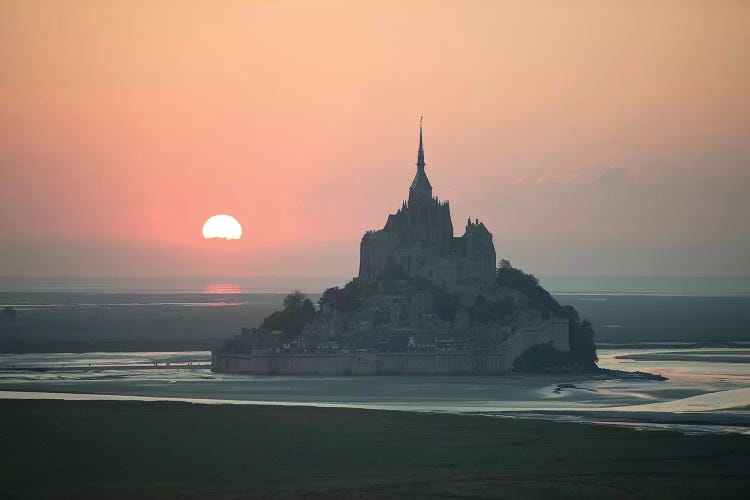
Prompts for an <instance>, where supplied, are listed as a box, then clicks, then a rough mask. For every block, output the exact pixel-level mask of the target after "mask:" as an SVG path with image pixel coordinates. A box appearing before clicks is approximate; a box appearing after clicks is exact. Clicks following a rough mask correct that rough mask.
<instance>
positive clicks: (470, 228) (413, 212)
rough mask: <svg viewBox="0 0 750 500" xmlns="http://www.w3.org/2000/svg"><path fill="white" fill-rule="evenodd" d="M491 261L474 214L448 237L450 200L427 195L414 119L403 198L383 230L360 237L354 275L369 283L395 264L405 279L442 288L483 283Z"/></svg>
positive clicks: (488, 279) (491, 278)
mask: <svg viewBox="0 0 750 500" xmlns="http://www.w3.org/2000/svg"><path fill="white" fill-rule="evenodd" d="M496 262H497V260H496V255H495V245H494V244H493V243H492V233H490V232H489V231H488V230H487V228H486V227H485V225H484V224H483V223H481V222H479V220H478V219H477V220H476V221H475V222H472V221H471V219H469V220H468V222H467V223H466V229H465V231H464V234H463V236H460V237H455V236H453V222H452V221H451V212H450V204H449V202H448V201H440V200H439V199H438V198H437V197H434V196H433V195H432V185H431V184H430V180H429V179H428V178H427V173H426V172H425V161H424V147H423V145H422V124H421V121H420V124H419V150H418V152H417V173H416V174H415V175H414V180H413V181H412V183H411V186H410V187H409V199H408V201H404V202H403V204H402V206H401V208H400V209H399V210H398V211H397V212H396V213H395V214H390V215H389V216H388V221H387V222H386V223H385V227H384V228H383V229H380V230H379V231H368V232H367V233H365V235H364V236H363V237H362V243H361V244H360V253H359V278H360V279H361V280H363V281H366V282H374V281H376V280H377V279H378V278H379V277H380V276H381V274H382V273H383V272H385V271H387V270H388V269H389V268H390V267H393V266H394V265H396V266H398V267H399V268H400V269H401V270H403V272H404V273H405V274H406V277H408V278H409V279H416V278H424V279H427V280H430V281H432V282H433V283H435V285H437V286H440V287H441V288H445V289H447V290H456V289H460V288H466V287H470V288H476V287H486V286H489V285H491V284H493V283H494V282H495V264H496Z"/></svg>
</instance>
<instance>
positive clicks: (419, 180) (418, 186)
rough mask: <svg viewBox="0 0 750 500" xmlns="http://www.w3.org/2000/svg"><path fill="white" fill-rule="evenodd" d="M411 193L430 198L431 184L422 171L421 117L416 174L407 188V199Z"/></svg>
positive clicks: (410, 197)
mask: <svg viewBox="0 0 750 500" xmlns="http://www.w3.org/2000/svg"><path fill="white" fill-rule="evenodd" d="M413 194H424V195H425V196H426V197H427V198H428V199H429V198H432V185H430V181H429V179H427V174H426V173H425V171H424V148H422V117H421V116H420V117H419V151H418V152H417V175H415V176H414V180H413V181H412V183H411V187H410V188H409V200H411V199H412V195H413Z"/></svg>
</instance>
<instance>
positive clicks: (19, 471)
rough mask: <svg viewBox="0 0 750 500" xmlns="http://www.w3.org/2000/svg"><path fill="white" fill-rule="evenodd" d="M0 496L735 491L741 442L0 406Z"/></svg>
mask: <svg viewBox="0 0 750 500" xmlns="http://www.w3.org/2000/svg"><path fill="white" fill-rule="evenodd" d="M0 414H1V415H2V416H3V417H2V424H3V425H2V426H0V442H1V443H2V449H3V453H2V454H0V457H2V458H0V460H1V461H2V463H0V497H2V498H101V497H109V498H131V497H140V498H144V499H145V498H177V497H179V498H188V499H189V498H257V497H261V498H263V497H265V498H277V497H288V498H294V497H306V498H311V497H313V498H352V497H357V498H434V497H436V496H448V497H458V498H503V497H506V498H507V497H510V498H518V497H523V498H529V497H531V498H535V497H536V498H552V497H554V498H581V497H586V498H590V497H601V498H604V497H606V498H618V497H645V498H657V497H658V498H665V497H670V498H689V497H709V496H710V497H722V498H731V497H737V498H740V497H741V496H744V494H745V493H746V491H747V489H748V487H750V467H748V464H750V437H748V436H742V435H736V434H733V435H700V436H686V435H683V434H679V433H675V432H662V431H648V432H643V431H634V430H630V429H620V428H612V427H605V426H594V425H586V424H570V423H560V422H549V421H539V420H515V419H505V418H491V417H485V416H472V415H447V414H424V413H412V412H392V411H374V410H361V409H345V408H310V407H308V408H301V407H277V406H237V405H194V404H187V403H168V402H134V401H54V400H2V401H0Z"/></svg>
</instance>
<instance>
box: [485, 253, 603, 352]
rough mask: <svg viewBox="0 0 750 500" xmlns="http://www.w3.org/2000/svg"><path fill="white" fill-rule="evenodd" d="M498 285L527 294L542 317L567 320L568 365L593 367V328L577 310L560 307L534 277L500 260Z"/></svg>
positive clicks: (594, 349) (594, 347)
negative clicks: (555, 317) (568, 335)
mask: <svg viewBox="0 0 750 500" xmlns="http://www.w3.org/2000/svg"><path fill="white" fill-rule="evenodd" d="M497 284H498V285H500V286H505V287H508V288H512V289H514V290H517V291H519V292H521V293H523V294H524V295H526V296H527V297H528V298H529V300H530V302H531V306H532V307H533V308H535V309H539V310H540V311H541V312H542V315H543V316H544V317H549V315H550V314H554V315H555V316H557V317H559V318H565V319H567V320H568V321H569V331H570V337H569V340H570V356H569V360H570V362H571V363H574V364H578V365H582V366H586V367H590V366H595V365H596V362H597V361H598V358H597V356H596V344H595V342H594V328H593V326H592V325H591V323H590V322H589V321H588V320H583V321H581V318H580V315H579V314H578V311H576V310H575V308H574V307H572V306H561V305H560V304H559V303H558V302H557V301H556V300H555V299H554V297H552V295H550V293H549V292H548V291H547V290H545V289H544V288H543V287H542V286H541V285H540V284H539V280H537V279H536V277H535V276H534V275H533V274H527V273H524V272H523V271H522V270H520V269H517V268H515V267H513V266H512V265H511V263H510V261H509V260H507V259H502V260H501V261H500V266H499V267H498V269H497Z"/></svg>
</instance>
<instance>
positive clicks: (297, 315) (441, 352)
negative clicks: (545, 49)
mask: <svg viewBox="0 0 750 500" xmlns="http://www.w3.org/2000/svg"><path fill="white" fill-rule="evenodd" d="M496 258H497V257H496V254H495V246H494V244H493V242H492V233H490V232H489V231H488V230H487V228H486V227H485V225H484V224H483V223H481V222H479V220H475V221H474V222H472V221H471V220H469V221H468V223H467V224H466V229H465V231H464V234H463V235H462V236H459V237H455V236H453V223H452V221H451V214H450V205H449V203H448V202H447V201H440V200H439V199H438V198H436V197H434V196H433V194H432V185H431V184H430V180H429V179H428V178H427V173H426V172H425V161H424V147H423V142H422V124H421V120H420V125H419V150H418V153H417V172H416V174H415V176H414V180H413V181H412V183H411V186H410V187H409V198H408V200H406V201H404V202H403V204H402V206H401V208H400V209H399V210H398V211H397V212H396V213H395V214H391V215H389V216H388V220H387V221H386V223H385V227H383V229H380V230H378V231H368V232H367V233H365V235H364V236H363V237H362V241H361V243H360V263H359V275H358V276H357V277H356V278H354V279H352V280H351V281H350V282H349V283H347V284H346V285H345V286H343V287H332V288H329V289H327V290H325V291H324V292H323V293H322V294H321V296H320V299H319V300H318V304H317V307H316V306H315V304H313V302H312V301H311V300H310V299H309V298H308V297H306V296H305V295H304V294H303V293H301V292H294V293H292V294H289V295H288V296H287V297H286V299H285V301H284V309H283V310H280V311H276V312H274V313H272V314H271V315H269V316H268V317H266V318H265V319H264V320H263V322H262V323H261V324H260V325H259V326H258V327H257V328H246V329H243V330H242V334H240V335H238V336H237V337H235V338H234V339H231V340H229V341H228V342H227V343H226V344H225V345H224V347H223V348H222V349H220V350H217V351H214V352H213V353H212V369H213V370H215V371H222V372H232V373H300V374H301V373H318V374H323V373H327V374H386V373H455V374H459V373H464V374H467V373H475V374H479V373H483V374H488V373H506V372H508V371H511V370H513V369H514V368H518V367H523V366H529V364H530V363H531V364H534V363H536V360H539V359H543V360H546V362H550V361H552V362H554V363H563V364H565V363H568V364H569V363H571V362H573V363H578V358H577V357H576V356H578V353H580V352H583V351H581V349H577V352H572V351H573V349H572V346H573V343H572V342H571V341H570V339H571V338H572V337H571V335H570V332H571V331H572V330H571V325H573V326H575V329H576V331H578V332H583V333H582V334H581V335H583V337H585V342H580V341H578V342H576V345H584V347H585V349H584V351H585V352H584V353H583V354H584V358H585V359H584V362H585V364H586V366H590V365H591V364H592V363H593V361H591V360H595V355H596V353H595V349H594V347H593V340H591V339H590V338H589V337H590V335H589V333H588V332H589V330H588V326H585V325H583V326H582V324H581V323H580V322H579V318H578V313H577V312H576V311H575V310H574V309H573V308H571V307H569V306H566V307H563V306H561V305H560V304H559V303H558V302H557V301H556V300H555V299H554V298H553V297H552V296H551V295H550V294H549V293H548V292H547V291H546V290H544V289H543V288H542V287H541V285H539V282H538V281H537V280H536V278H535V277H534V276H533V275H529V274H526V273H524V272H523V271H521V270H520V269H515V268H513V267H512V266H511V265H510V262H508V261H503V262H502V263H501V266H500V267H499V268H497V267H496ZM531 349H541V351H540V353H541V354H539V353H538V354H537V355H527V356H526V358H524V357H523V355H524V353H527V352H532V353H533V352H534V351H530V350H531ZM519 359H520V361H519ZM519 363H520V364H519Z"/></svg>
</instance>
